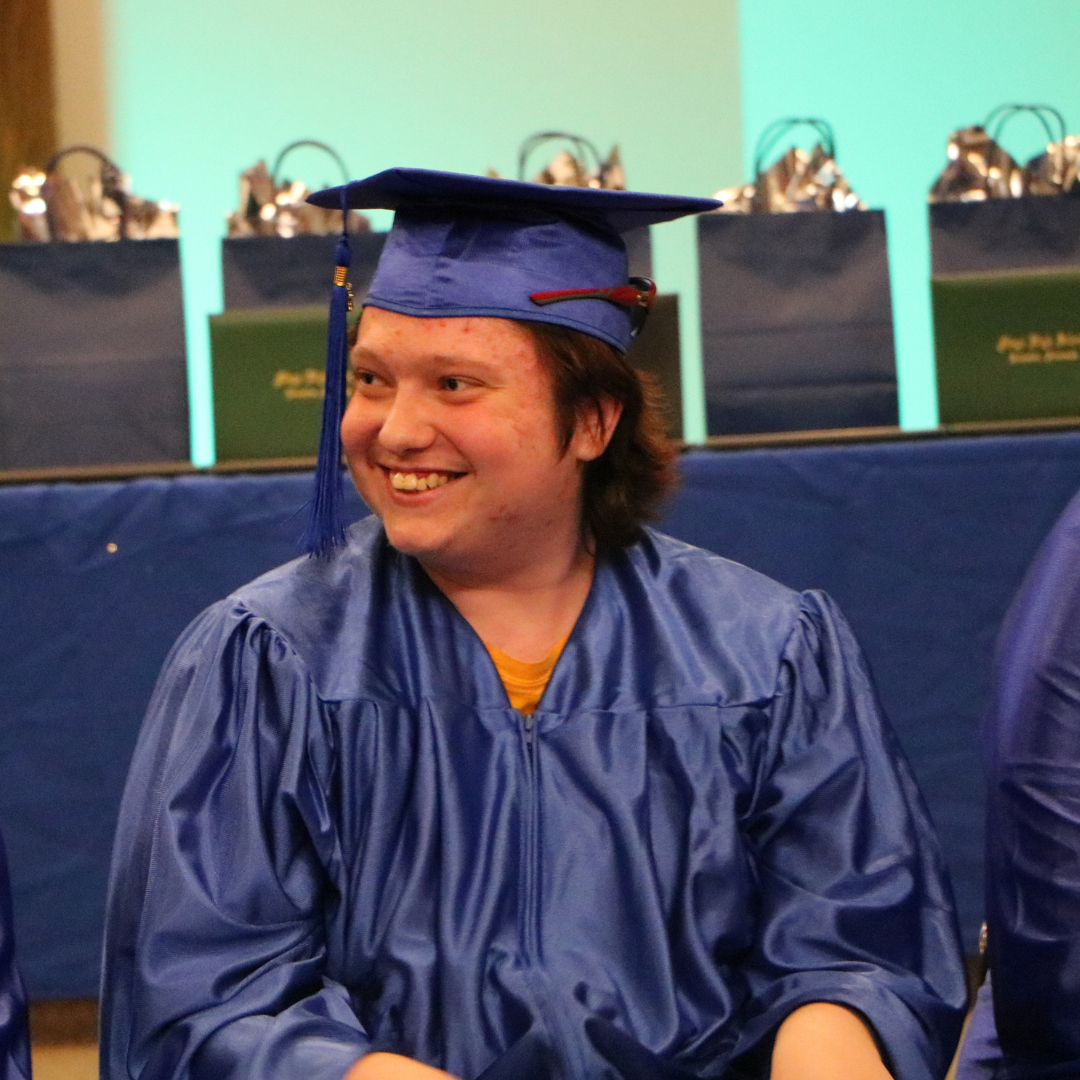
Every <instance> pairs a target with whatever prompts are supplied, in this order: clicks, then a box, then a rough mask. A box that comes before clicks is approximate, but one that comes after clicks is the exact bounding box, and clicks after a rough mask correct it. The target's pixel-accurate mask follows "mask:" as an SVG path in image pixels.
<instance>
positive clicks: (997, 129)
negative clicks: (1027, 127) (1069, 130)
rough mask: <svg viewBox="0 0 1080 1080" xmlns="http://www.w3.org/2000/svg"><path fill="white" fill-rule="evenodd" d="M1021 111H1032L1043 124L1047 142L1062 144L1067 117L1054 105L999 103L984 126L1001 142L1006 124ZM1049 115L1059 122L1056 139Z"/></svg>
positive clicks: (996, 140)
mask: <svg viewBox="0 0 1080 1080" xmlns="http://www.w3.org/2000/svg"><path fill="white" fill-rule="evenodd" d="M1020 113H1031V114H1032V116H1034V117H1035V118H1036V119H1037V120H1038V121H1039V123H1040V124H1042V126H1043V130H1044V131H1045V132H1046V141H1047V142H1052V143H1053V142H1056V143H1058V144H1060V143H1062V142H1063V141H1064V140H1065V118H1064V117H1063V116H1062V115H1061V113H1060V112H1059V111H1058V110H1057V109H1055V108H1054V106H1053V105H1022V104H1019V103H1007V104H1005V105H999V106H998V107H997V108H996V109H991V110H990V115H989V116H987V118H986V119H985V120H984V121H983V128H984V129H985V130H986V131H987V132H988V133H989V135H990V138H991V139H993V140H994V142H999V141H1000V139H1001V132H1002V131H1003V130H1004V128H1005V125H1006V124H1007V123H1008V122H1009V121H1010V120H1011V119H1012V118H1013V117H1014V116H1018V115H1019V114H1020ZM1047 116H1051V117H1053V118H1054V120H1055V121H1056V122H1057V128H1058V137H1057V138H1056V139H1055V138H1054V132H1053V131H1052V130H1051V128H1050V123H1049V121H1048V120H1047ZM991 128H992V130H991Z"/></svg>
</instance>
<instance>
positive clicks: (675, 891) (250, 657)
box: [102, 518, 965, 1080]
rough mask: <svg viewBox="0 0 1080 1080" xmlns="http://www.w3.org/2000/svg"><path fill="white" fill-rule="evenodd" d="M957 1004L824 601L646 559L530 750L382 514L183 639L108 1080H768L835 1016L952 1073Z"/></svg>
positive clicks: (677, 551) (596, 587) (732, 572)
mask: <svg viewBox="0 0 1080 1080" xmlns="http://www.w3.org/2000/svg"><path fill="white" fill-rule="evenodd" d="M964 997H965V989H964V976H963V970H962V965H961V960H960V950H959V945H958V940H957V932H956V927H955V917H954V914H953V909H952V903H951V898H950V895H949V889H948V886H947V884H946V881H945V876H944V871H943V868H942V864H941V859H940V855H939V853H938V848H937V843H936V839H935V838H934V836H933V833H932V829H931V826H930V823H929V821H928V819H927V816H926V814H925V811H924V809H923V806H922V802H921V799H920V796H919V794H918V792H917V790H916V787H915V783H914V781H913V779H912V777H911V775H910V772H909V770H908V768H907V765H906V763H905V762H904V761H903V759H902V757H901V755H900V753H899V751H898V749H897V746H896V743H895V740H894V738H893V736H892V734H891V732H890V731H889V729H888V728H887V726H886V724H885V722H884V720H883V718H882V717H881V715H880V712H879V709H878V706H877V704H876V701H875V697H874V693H873V689H872V686H871V683H870V679H869V676H868V674H867V672H866V669H865V667H864V665H863V662H862V660H861V658H860V654H859V650H858V646H857V645H856V643H855V641H854V640H853V638H852V636H851V632H850V630H849V629H848V627H847V625H846V623H845V622H844V620H843V618H842V617H841V616H840V615H839V613H838V612H837V611H836V609H835V607H834V606H833V605H832V603H831V601H830V600H829V599H828V598H827V597H826V596H824V595H823V594H820V593H805V594H797V593H794V592H792V591H790V590H788V589H786V588H784V587H783V586H780V585H778V584H776V583H775V582H773V581H771V580H769V579H767V578H765V577H762V576H761V575H759V574H757V573H754V572H753V571H750V570H748V569H746V568H744V567H741V566H739V565H737V564H734V563H730V562H727V561H725V560H723V559H720V558H718V557H716V556H713V555H710V554H708V553H706V552H703V551H701V550H699V549H696V548H692V547H689V546H687V545H684V544H681V543H679V542H678V541H675V540H672V539H670V538H667V537H664V536H661V535H659V534H656V533H649V534H648V535H647V537H646V539H645V540H644V541H642V542H641V543H640V544H638V545H636V546H635V547H634V548H632V549H630V550H629V551H628V552H627V553H625V554H623V555H620V556H618V557H616V558H613V559H611V560H607V561H602V562H601V563H599V564H598V566H597V570H596V574H595V577H594V581H593V585H592V589H591V592H590V594H589V598H588V600H587V602H586V605H585V608H584V610H583V612H582V615H581V617H580V619H579V621H578V624H577V626H576V627H575V629H574V631H573V633H572V634H571V636H570V638H569V640H568V642H567V644H566V646H565V648H564V650H563V652H562V655H561V656H560V658H559V661H558V663H557V665H556V667H555V670H554V673H553V675H552V678H551V681H550V683H549V684H548V686H547V689H546V691H545V693H544V696H543V698H542V700H541V702H540V705H539V708H538V709H537V711H536V713H535V714H534V716H533V724H532V725H530V727H529V728H526V726H525V724H524V723H523V721H522V718H521V716H520V714H518V713H516V712H515V711H513V710H512V709H510V707H509V703H508V701H507V698H506V694H505V691H504V690H503V687H502V685H501V683H500V682H499V679H498V676H497V674H496V671H495V668H494V665H493V664H492V662H491V659H490V657H489V656H488V654H487V652H486V651H485V649H484V646H483V644H482V643H481V642H480V640H479V639H478V638H477V637H476V635H475V633H474V632H473V631H472V629H471V628H470V627H469V625H468V624H467V623H466V622H465V621H464V620H463V619H462V618H461V616H460V615H459V614H458V612H457V611H456V609H454V607H453V606H452V605H451V604H450V603H449V602H448V601H447V600H446V598H445V597H444V596H443V595H442V594H441V593H440V592H439V591H438V590H437V589H436V588H435V587H434V586H433V585H432V584H431V583H430V581H429V580H428V578H427V577H426V576H425V575H424V573H423V572H422V570H420V568H419V567H418V565H417V564H416V563H415V562H414V561H413V560H412V559H410V558H407V557H405V556H402V555H400V554H399V553H397V552H395V551H394V550H393V549H392V548H390V547H389V546H388V544H387V543H386V540H385V536H384V534H383V532H382V530H381V527H380V526H379V524H378V522H377V521H376V520H375V519H374V518H369V519H367V520H366V521H363V522H361V523H359V524H358V525H356V526H354V527H353V529H352V530H351V534H350V543H349V546H348V547H347V548H346V549H343V550H342V551H340V552H339V553H337V554H336V555H335V556H333V558H331V559H329V560H325V561H322V560H301V561H298V562H294V563H291V564H289V565H287V566H285V567H282V568H280V569H279V570H276V571H273V572H271V573H270V574H268V575H266V576H264V577H262V578H260V579H258V580H257V581H255V582H254V583H252V584H251V585H249V586H246V587H245V588H243V589H241V590H239V591H238V592H237V593H235V594H234V595H233V596H231V597H230V598H228V599H227V600H225V601H223V602H221V603H219V604H217V605H215V606H214V607H212V608H210V609H209V610H208V611H207V612H205V613H204V614H203V615H202V616H200V617H199V618H198V619H197V620H196V621H195V622H194V623H193V624H192V625H191V627H189V629H188V630H187V631H186V632H185V633H184V635H183V636H182V637H181V639H180V640H179V642H178V643H177V644H176V646H175V647H174V649H173V651H172V653H171V655H170V657H169V660H168V661H167V663H166V667H165V671H164V673H163V675H162V677H161V679H160V681H159V684H158V687H157V689H156V691H155V694H154V697H153V700H152V703H151V706H150V710H149V715H148V717H147V720H146V723H145V725H144V728H143V732H142V735H141V737H140V740H139V745H138V748H137V750H136V754H135V757H134V760H133V763H132V768H131V774H130V777H129V781H128V785H127V789H126V792H125V796H124V802H123V807H122V810H121V814H120V823H119V830H118V835H117V842H116V849H115V854H114V860H113V866H112V878H111V886H110V896H109V904H108V916H107V928H106V966H105V973H104V982H103V1000H102V1007H103V1022H102V1038H103V1042H102V1060H103V1076H104V1077H106V1078H109V1080H121V1078H128V1077H132V1078H134V1077H138V1078H139V1080H166V1078H169V1080H174V1078H175V1080H180V1078H187V1077H191V1078H198V1080H204V1078H205V1080H211V1078H213V1080H226V1078H234V1077H235V1078H239V1077H251V1078H256V1077H257V1078H260V1080H278V1078H280V1080H286V1078H295V1077H298V1076H303V1077H305V1078H308V1077H310V1078H317V1080H339V1078H340V1077H341V1076H342V1074H343V1073H344V1072H345V1071H346V1069H347V1068H348V1066H349V1065H350V1064H351V1063H352V1062H353V1061H354V1060H355V1059H357V1058H358V1057H360V1056H361V1055H363V1054H364V1053H365V1052H367V1051H369V1050H373V1049H382V1050H391V1051H395V1052H398V1053H403V1054H407V1055H409V1056H412V1057H415V1058H418V1059H420V1060H422V1061H426V1062H429V1063H431V1064H434V1065H437V1066H440V1067H442V1068H445V1069H447V1070H449V1071H450V1072H452V1073H453V1074H455V1075H456V1076H459V1077H463V1078H465V1080H472V1078H475V1077H483V1078H484V1080H502V1078H506V1080H510V1078H511V1077H513V1078H514V1080H548V1078H551V1080H554V1078H556V1077H557V1078H560V1080H562V1078H565V1080H592V1078H597V1080H599V1078H606V1080H616V1078H620V1077H621V1078H624V1080H653V1078H656V1080H660V1078H690V1077H704V1076H709V1077H717V1076H720V1075H728V1076H736V1075H759V1074H762V1073H767V1062H768V1052H769V1046H770V1040H771V1036H772V1034H773V1032H774V1031H775V1029H776V1027H777V1025H778V1024H779V1023H780V1022H781V1021H782V1020H783V1018H784V1017H785V1016H786V1015H787V1014H788V1013H789V1012H791V1011H792V1010H793V1009H794V1008H796V1007H798V1006H799V1005H800V1004H803V1003H805V1002H809V1001H815V1000H827V1001H835V1002H839V1003H842V1004H846V1005H849V1006H851V1007H853V1008H855V1009H857V1010H858V1011H859V1012H860V1013H862V1015H864V1016H865V1017H866V1018H867V1019H868V1020H869V1021H870V1023H871V1024H872V1025H873V1027H874V1030H875V1031H876V1033H877V1035H878V1037H879V1039H880V1041H881V1045H882V1047H883V1048H884V1052H885V1054H886V1056H887V1060H888V1064H889V1066H890V1068H891V1069H892V1071H893V1074H894V1076H896V1077H897V1078H898V1080H930V1078H931V1077H937V1076H940V1075H941V1074H942V1073H943V1072H944V1069H945V1066H946V1064H947V1062H948V1058H949V1055H950V1053H951V1051H952V1048H953V1045H954V1043H955V1039H956V1036H957V1034H958V1031H959V1023H960V1017H961V1012H962V1007H963V1003H964Z"/></svg>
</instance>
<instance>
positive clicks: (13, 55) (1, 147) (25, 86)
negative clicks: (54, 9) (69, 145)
mask: <svg viewBox="0 0 1080 1080" xmlns="http://www.w3.org/2000/svg"><path fill="white" fill-rule="evenodd" d="M55 149H56V119H55V100H54V92H53V58H52V34H51V27H50V22H49V4H48V0H0V240H11V239H14V238H15V215H14V212H13V211H12V209H11V204H10V202H9V200H8V194H7V193H8V188H9V186H10V184H11V181H12V178H13V177H14V176H15V173H16V172H17V171H18V169H19V168H20V167H21V166H23V165H44V164H45V162H46V160H47V159H48V157H49V155H50V154H51V153H52V152H53V151H54V150H55Z"/></svg>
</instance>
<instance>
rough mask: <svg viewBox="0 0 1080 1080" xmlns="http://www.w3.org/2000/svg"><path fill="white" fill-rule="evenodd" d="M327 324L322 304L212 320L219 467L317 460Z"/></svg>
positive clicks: (229, 314) (234, 313) (356, 314)
mask: <svg viewBox="0 0 1080 1080" xmlns="http://www.w3.org/2000/svg"><path fill="white" fill-rule="evenodd" d="M359 315H360V312H359V311H356V312H354V313H353V315H352V316H351V318H352V320H353V321H355V319H356V318H358V317H359ZM327 318H328V315H327V308H326V306H325V305H323V304H313V305H305V306H303V307H282V308H258V309H251V310H238V311H226V312H224V313H223V314H221V315H211V316H210V345H211V350H212V352H213V364H214V426H215V430H216V432H217V456H218V460H219V461H234V460H247V459H252V458H264V459H265V458H288V457H307V456H314V455H315V454H317V453H318V449H319V428H320V426H321V424H322V400H323V388H324V384H325V379H326V375H325V369H326V328H327Z"/></svg>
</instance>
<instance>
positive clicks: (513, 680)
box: [484, 634, 570, 716]
mask: <svg viewBox="0 0 1080 1080" xmlns="http://www.w3.org/2000/svg"><path fill="white" fill-rule="evenodd" d="M569 636H570V635H569V634H567V635H566V637H564V638H563V639H562V641H560V642H559V643H558V644H557V645H556V646H555V648H554V649H552V650H551V652H549V653H548V654H547V656H545V657H544V659H543V660H537V661H536V662H535V663H528V662H526V661H525V660H515V659H514V658H513V657H512V656H507V655H506V653H504V652H500V651H499V650H498V649H493V648H492V647H491V646H490V645H488V644H487V643H486V642H485V643H484V644H485V647H486V648H487V651H488V652H489V653H490V654H491V659H492V660H493V661H494V663H495V670H496V671H497V672H498V673H499V678H500V679H502V684H503V686H505V687H506V696H507V697H508V698H509V699H510V704H511V705H513V707H514V708H515V709H517V710H518V712H520V713H522V714H523V715H525V716H528V715H530V714H531V713H534V712H535V711H536V706H537V705H539V704H540V698H541V697H542V696H543V693H544V687H545V686H547V684H548V679H550V678H551V673H552V672H553V671H554V670H555V662H556V661H557V660H558V659H559V654H560V653H561V652H562V651H563V646H564V645H565V644H566V638H568V637H569Z"/></svg>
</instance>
